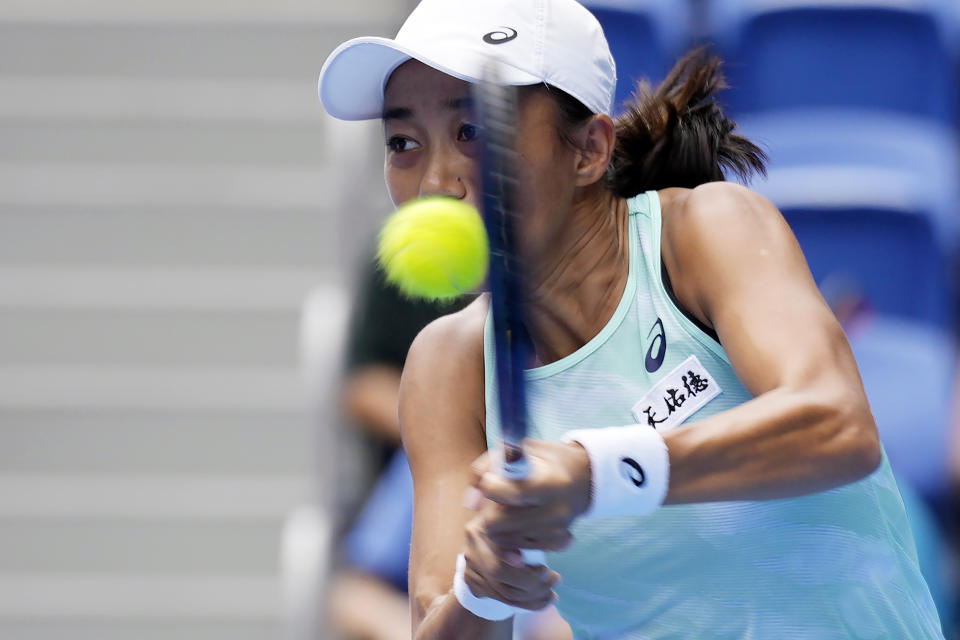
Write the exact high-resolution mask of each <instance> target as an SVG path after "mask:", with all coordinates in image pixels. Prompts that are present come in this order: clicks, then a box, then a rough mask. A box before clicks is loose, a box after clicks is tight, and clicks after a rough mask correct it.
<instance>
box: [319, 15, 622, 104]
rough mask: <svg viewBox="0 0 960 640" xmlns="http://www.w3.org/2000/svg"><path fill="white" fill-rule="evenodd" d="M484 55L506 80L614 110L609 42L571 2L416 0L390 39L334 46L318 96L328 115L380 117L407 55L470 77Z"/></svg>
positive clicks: (476, 72)
mask: <svg viewBox="0 0 960 640" xmlns="http://www.w3.org/2000/svg"><path fill="white" fill-rule="evenodd" d="M491 55H492V56H495V57H496V58H498V59H499V60H500V61H501V63H502V70H501V71H502V78H501V80H502V81H503V82H505V83H507V84H511V85H531V84H539V83H541V82H545V83H547V84H550V85H553V86H554V87H557V88H558V89H561V90H563V91H565V92H567V93H569V94H570V95H571V96H573V97H574V98H576V99H578V100H579V101H580V102H582V103H583V104H584V105H585V106H586V107H587V108H589V109H590V110H591V111H593V112H594V113H608V114H609V113H610V112H611V110H612V109H613V96H614V91H615V90H616V85H617V71H616V66H615V65H614V62H613V56H612V55H611V54H610V47H609V46H608V45H607V40H606V38H605V37H604V35H603V29H602V28H601V27H600V23H599V22H597V20H596V18H594V17H593V14H591V13H590V12H589V11H587V9H585V8H584V7H583V6H582V5H580V3H578V2H576V1H575V0H423V1H422V2H421V3H420V4H419V5H418V6H417V8H416V9H414V10H413V13H411V14H410V17H408V18H407V21H406V22H405V23H404V25H403V27H401V28H400V32H399V33H398V34H397V37H396V39H394V40H390V39H389V38H375V37H369V38H355V39H353V40H350V41H348V42H345V43H343V44H342V45H340V46H339V47H337V49H336V50H335V51H334V52H333V53H331V54H330V57H328V58H327V61H326V62H325V63H324V65H323V69H322V70H321V71H320V83H319V92H320V101H321V102H322V103H323V106H324V107H325V108H326V110H327V111H328V112H329V113H330V115H332V116H334V117H335V118H340V119H342V120H369V119H373V118H379V117H380V116H381V115H383V91H384V88H385V87H386V84H387V80H389V78H390V74H392V73H393V71H394V70H395V69H396V68H397V67H399V66H400V65H401V64H403V63H404V62H406V61H407V60H409V59H411V58H416V59H417V60H419V61H421V62H423V63H424V64H427V65H429V66H431V67H433V68H434V69H437V70H439V71H442V72H444V73H446V74H448V75H451V76H454V77H457V78H460V79H461V80H466V81H467V82H476V81H478V80H479V78H480V73H481V70H482V69H483V65H484V61H485V60H486V59H488V57H489V56H491Z"/></svg>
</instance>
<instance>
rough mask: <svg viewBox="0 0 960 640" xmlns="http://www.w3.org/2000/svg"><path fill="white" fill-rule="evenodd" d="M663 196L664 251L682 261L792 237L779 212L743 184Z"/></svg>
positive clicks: (665, 192) (710, 186)
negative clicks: (765, 241) (713, 252)
mask: <svg viewBox="0 0 960 640" xmlns="http://www.w3.org/2000/svg"><path fill="white" fill-rule="evenodd" d="M660 197H661V203H662V209H663V229H662V241H663V245H664V251H665V252H672V253H675V254H677V255H678V256H679V257H680V258H681V259H682V258H683V257H692V256H694V255H702V254H703V252H704V251H705V250H719V251H721V252H723V251H724V250H736V249H737V248H738V247H739V248H743V247H744V244H747V245H749V244H753V243H754V242H762V241H764V240H775V239H777V238H780V239H786V238H792V234H790V231H789V227H787V225H786V223H785V222H784V220H783V216H782V215H781V214H780V212H779V211H778V210H777V208H776V207H775V206H774V205H773V204H772V203H771V202H770V201H769V200H767V199H766V198H764V197H763V196H761V195H760V194H758V193H757V192H755V191H752V190H751V189H748V188H747V187H744V186H742V185H739V184H735V183H732V182H709V183H706V184H702V185H699V186H697V187H695V188H693V189H679V188H678V189H664V190H663V191H661V192H660ZM711 252H712V251H711ZM665 257H666V256H665Z"/></svg>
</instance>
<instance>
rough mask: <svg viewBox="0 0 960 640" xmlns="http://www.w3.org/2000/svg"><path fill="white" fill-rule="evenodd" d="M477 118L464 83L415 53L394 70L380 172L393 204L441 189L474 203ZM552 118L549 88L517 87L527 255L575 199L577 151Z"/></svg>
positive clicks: (478, 197) (386, 103) (477, 175)
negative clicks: (425, 62) (430, 65)
mask: <svg viewBox="0 0 960 640" xmlns="http://www.w3.org/2000/svg"><path fill="white" fill-rule="evenodd" d="M476 122H477V119H476V113H475V110H474V108H473V104H472V101H471V98H470V85H469V84H468V83H466V82H464V81H462V80H459V79H457V78H454V77H452V76H448V75H446V74H444V73H441V72H439V71H437V70H435V69H433V68H431V67H428V66H427V65H424V64H422V63H420V62H418V61H415V60H411V61H409V62H407V63H405V64H403V65H401V66H400V67H399V68H398V69H397V70H396V71H394V72H393V75H392V76H391V77H390V81H389V82H388V83H387V87H386V91H385V99H384V118H383V125H384V134H385V140H386V147H387V148H386V157H385V161H384V175H385V177H386V182H387V188H388V190H389V192H390V197H391V199H392V200H393V203H394V204H395V205H398V206H399V205H401V204H403V203H404V202H407V201H408V200H412V199H415V198H418V197H423V196H436V195H439V196H447V197H452V198H457V199H460V200H465V201H466V202H469V203H470V204H472V205H474V206H476V207H479V206H480V202H481V199H482V194H481V186H480V164H479V163H480V158H479V154H480V144H479V140H478V137H479V136H480V135H481V134H482V132H481V131H480V130H479V128H478V126H477V125H476ZM556 122H557V107H556V104H555V103H554V102H553V100H552V99H551V98H550V97H549V95H548V94H547V93H546V92H542V91H524V92H521V98H520V104H519V109H518V122H517V147H518V148H517V151H518V152H519V156H520V159H519V163H518V164H519V166H518V167H517V171H518V174H519V175H518V179H519V185H520V189H519V193H518V203H517V207H518V211H520V212H521V214H522V215H521V216H520V219H521V225H520V228H519V229H518V231H519V234H520V236H521V238H520V239H521V246H522V247H523V251H524V253H527V254H528V256H530V257H531V258H534V257H535V256H536V255H537V254H538V253H539V252H540V250H541V245H542V243H544V242H547V241H548V240H547V238H548V236H549V235H550V233H549V231H550V229H551V228H552V227H553V226H554V225H556V224H557V222H558V221H559V220H563V219H565V217H566V214H567V212H568V210H569V208H570V206H571V202H572V200H573V192H574V169H575V167H576V158H575V154H574V152H573V150H572V149H571V148H570V146H569V145H568V144H566V143H565V142H563V141H562V140H561V138H560V136H559V135H558V134H557V129H556Z"/></svg>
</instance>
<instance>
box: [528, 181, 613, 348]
mask: <svg viewBox="0 0 960 640" xmlns="http://www.w3.org/2000/svg"><path fill="white" fill-rule="evenodd" d="M584 200H585V201H584V202H575V203H574V207H573V211H572V214H571V216H570V220H569V223H568V224H564V225H563V228H562V229H561V230H560V231H559V232H558V236H557V238H556V239H555V241H554V242H552V243H551V246H550V247H549V250H548V253H546V254H545V255H544V256H543V259H541V260H539V261H538V264H536V265H532V267H533V268H531V269H530V272H529V274H528V282H529V283H530V284H531V288H530V290H529V294H530V297H529V300H528V302H527V308H526V314H527V324H528V325H529V331H530V335H531V338H532V340H533V344H534V349H535V351H536V355H537V359H538V361H539V363H540V364H547V363H550V362H555V361H557V360H559V359H561V358H563V357H566V356H568V355H570V354H571V353H573V352H574V351H576V350H577V349H579V348H580V347H582V346H583V345H585V344H586V343H587V342H589V341H590V340H592V339H593V338H594V337H595V336H596V335H597V334H598V333H599V332H600V331H601V330H602V329H603V327H604V326H606V324H607V323H608V322H609V321H610V318H611V317H613V314H614V312H615V311H616V309H617V307H618V306H619V304H620V300H621V299H622V297H623V291H624V289H625V288H626V284H627V278H628V276H629V265H630V256H629V253H630V252H629V246H630V242H629V237H628V234H629V226H628V218H629V213H628V211H627V203H626V201H625V200H623V199H622V198H616V197H613V196H610V195H608V194H604V196H603V197H600V198H598V197H596V194H593V195H592V197H589V194H585V198H584Z"/></svg>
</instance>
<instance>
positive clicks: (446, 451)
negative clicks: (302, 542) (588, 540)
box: [400, 299, 555, 639]
mask: <svg viewBox="0 0 960 640" xmlns="http://www.w3.org/2000/svg"><path fill="white" fill-rule="evenodd" d="M486 309H487V302H486V300H485V299H479V300H477V301H476V302H474V303H473V304H471V305H470V306H469V307H467V308H466V309H464V310H463V311H461V312H459V313H457V314H453V315H451V316H447V317H444V318H441V319H439V320H437V321H436V322H434V323H432V324H431V325H429V326H428V327H427V328H426V329H424V331H423V332H422V333H421V334H420V336H419V337H418V338H417V340H416V341H415V342H414V343H413V346H411V348H410V354H409V356H408V359H407V365H406V368H405V369H404V374H403V380H402V383H401V394H400V397H401V399H400V422H401V425H402V431H403V440H404V446H405V448H406V450H407V455H408V456H409V458H410V468H411V470H412V472H413V478H414V525H413V540H412V548H411V554H410V597H411V607H412V610H413V611H412V613H413V627H414V637H415V638H423V639H426V638H450V637H457V638H501V637H502V638H509V637H510V628H511V625H510V621H509V620H508V621H506V622H503V623H493V622H489V621H486V620H481V619H480V618H477V617H476V616H474V615H473V614H471V613H469V612H467V611H466V610H465V609H463V608H462V607H461V606H460V604H459V603H458V602H457V599H456V597H455V596H454V595H453V593H452V591H451V587H452V579H453V574H454V563H455V560H456V558H457V555H458V554H459V553H461V552H464V551H465V552H466V554H467V555H468V558H469V560H470V562H471V566H480V567H491V565H492V566H493V569H492V570H491V571H487V572H485V575H487V576H488V578H489V582H490V583H489V584H485V585H477V586H476V587H475V588H476V590H477V591H478V592H482V591H483V589H482V588H479V587H480V586H485V587H486V588H487V589H494V590H495V591H496V595H498V596H499V597H502V598H504V599H509V600H511V601H512V602H514V603H516V604H524V603H525V602H528V601H529V600H530V599H531V598H533V599H535V598H540V599H546V598H548V597H549V593H550V585H551V582H550V580H549V579H553V580H555V578H554V577H552V576H549V575H548V576H544V575H543V572H541V571H539V570H534V569H531V568H528V567H525V566H522V565H521V566H516V567H512V566H508V565H506V564H503V563H501V562H500V560H499V557H498V556H497V555H496V554H495V553H494V552H493V550H491V549H489V548H486V546H488V545H489V542H488V540H487V539H486V537H485V535H484V533H483V531H482V528H481V527H480V526H479V518H478V517H477V514H475V513H472V512H471V511H469V510H468V509H466V508H465V507H464V503H463V500H464V493H465V491H466V489H467V487H468V486H469V484H470V478H471V467H470V465H471V463H472V462H473V461H474V460H475V459H476V458H477V457H478V456H480V455H481V454H482V453H483V452H484V451H485V450H486V436H485V429H484V403H483V347H482V345H483V341H482V334H483V321H484V317H485V314H486ZM474 573H475V572H474ZM547 573H550V572H547ZM478 578H479V574H476V573H475V575H474V576H473V577H472V580H476V579H478ZM545 578H549V579H545ZM511 587H512V588H513V590H512V591H508V590H509V589H510V588H511ZM487 595H494V593H493V592H491V593H489V594H487ZM518 598H519V599H518ZM545 603H546V602H544V603H543V604H545ZM530 604H531V608H533V607H532V604H538V603H530Z"/></svg>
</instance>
